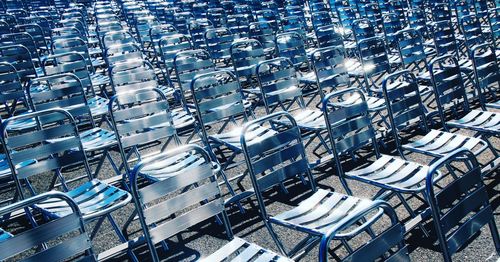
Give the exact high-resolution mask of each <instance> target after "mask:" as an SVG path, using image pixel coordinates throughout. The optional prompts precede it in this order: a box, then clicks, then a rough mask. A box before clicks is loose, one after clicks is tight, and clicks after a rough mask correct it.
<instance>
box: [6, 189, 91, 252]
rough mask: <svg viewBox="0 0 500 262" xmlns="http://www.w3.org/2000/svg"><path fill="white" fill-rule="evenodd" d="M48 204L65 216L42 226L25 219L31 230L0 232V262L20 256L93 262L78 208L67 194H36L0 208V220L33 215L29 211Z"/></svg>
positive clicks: (88, 240) (89, 244)
mask: <svg viewBox="0 0 500 262" xmlns="http://www.w3.org/2000/svg"><path fill="white" fill-rule="evenodd" d="M50 202H52V203H60V204H62V205H63V206H66V207H67V208H66V209H67V212H66V214H65V215H63V216H61V217H59V218H56V219H53V220H51V221H50V222H48V223H43V224H38V223H37V222H35V221H34V220H33V219H30V218H28V220H29V221H30V222H31V224H32V228H29V229H26V230H25V231H23V232H21V233H19V234H15V235H13V234H11V233H9V232H6V231H3V230H2V229H0V251H1V252H0V259H1V260H8V259H14V258H15V257H16V256H18V255H22V256H23V258H24V259H34V260H43V261H49V260H51V261H55V260H57V261H71V260H74V259H82V260H85V261H97V258H96V257H95V255H94V251H93V249H92V244H91V242H90V238H89V236H88V234H87V232H86V231H85V225H84V222H83V219H82V214H81V211H80V208H79V207H78V205H77V204H76V203H75V201H74V200H73V199H72V198H71V197H70V196H68V195H67V194H64V193H61V192H54V191H52V192H48V193H44V194H39V195H37V196H34V197H31V198H27V199H25V200H22V201H19V202H16V203H14V204H12V205H9V206H6V207H3V208H0V216H4V215H7V214H11V213H14V212H16V211H18V212H19V211H20V212H22V213H25V212H29V213H30V212H33V207H36V206H37V205H39V204H42V205H43V204H46V203H50ZM12 222H14V221H12ZM61 236H65V238H61ZM49 243H50V246H48V244H49ZM18 258H19V257H18Z"/></svg>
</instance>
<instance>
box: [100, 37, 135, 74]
mask: <svg viewBox="0 0 500 262" xmlns="http://www.w3.org/2000/svg"><path fill="white" fill-rule="evenodd" d="M143 58H144V55H143V53H142V49H141V47H140V46H139V44H137V43H130V44H117V45H112V46H110V47H109V48H107V49H106V50H105V51H104V61H106V64H107V65H108V71H109V70H110V69H111V68H113V66H114V65H116V64H117V63H121V62H125V61H131V60H142V59H143Z"/></svg>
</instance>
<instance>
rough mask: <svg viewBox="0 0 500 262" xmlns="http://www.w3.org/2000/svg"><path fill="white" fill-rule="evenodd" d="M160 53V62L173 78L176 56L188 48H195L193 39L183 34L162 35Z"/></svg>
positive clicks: (167, 73)
mask: <svg viewBox="0 0 500 262" xmlns="http://www.w3.org/2000/svg"><path fill="white" fill-rule="evenodd" d="M159 46H160V50H159V51H160V53H159V59H158V61H159V64H160V68H162V69H163V70H164V72H165V74H166V76H167V77H168V78H169V79H170V81H173V80H172V75H173V74H174V73H175V71H174V58H175V56H176V55H177V54H178V53H180V52H182V51H187V50H192V49H193V44H192V42H191V39H190V38H189V37H188V36H186V35H183V34H175V35H166V36H162V38H160V40H159Z"/></svg>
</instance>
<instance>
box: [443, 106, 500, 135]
mask: <svg viewBox="0 0 500 262" xmlns="http://www.w3.org/2000/svg"><path fill="white" fill-rule="evenodd" d="M446 124H447V125H449V126H452V127H457V128H468V129H473V130H475V131H478V132H483V133H492V134H498V132H499V130H500V114H499V113H497V112H488V111H480V110H471V111H470V112H469V113H468V114H467V115H465V116H464V117H462V118H460V119H457V120H450V121H447V122H446Z"/></svg>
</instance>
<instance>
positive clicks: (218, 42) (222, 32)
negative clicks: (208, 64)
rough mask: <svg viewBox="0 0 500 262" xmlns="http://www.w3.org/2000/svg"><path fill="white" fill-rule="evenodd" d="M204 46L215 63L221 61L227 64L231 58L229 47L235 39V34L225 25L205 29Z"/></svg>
mask: <svg viewBox="0 0 500 262" xmlns="http://www.w3.org/2000/svg"><path fill="white" fill-rule="evenodd" d="M204 37H205V46H206V48H207V51H208V52H209V53H210V56H211V57H212V59H213V60H214V62H215V63H217V62H219V61H222V62H224V63H225V64H228V63H229V61H230V60H231V54H230V53H229V48H231V45H232V44H233V42H234V41H235V40H236V37H235V35H234V34H233V33H232V32H231V31H229V29H227V28H226V27H219V28H213V29H208V30H206V31H205V36H204Z"/></svg>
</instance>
